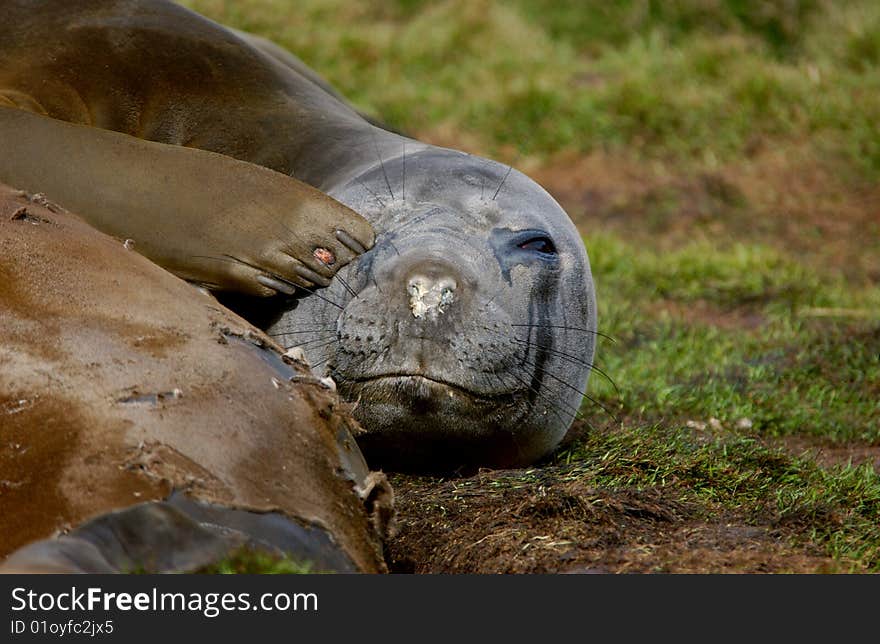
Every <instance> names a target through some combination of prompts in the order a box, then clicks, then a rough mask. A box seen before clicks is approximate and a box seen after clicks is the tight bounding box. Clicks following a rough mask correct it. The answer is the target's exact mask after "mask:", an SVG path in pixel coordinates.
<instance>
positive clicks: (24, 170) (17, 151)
mask: <svg viewBox="0 0 880 644" xmlns="http://www.w3.org/2000/svg"><path fill="white" fill-rule="evenodd" d="M0 140H2V141H3V142H4V143H5V144H6V145H5V147H6V149H7V150H10V151H12V152H11V153H9V154H4V155H2V156H0V181H4V182H5V183H8V184H10V185H13V186H15V187H16V188H20V189H23V190H29V191H33V192H36V191H40V192H43V193H45V194H46V195H47V196H48V197H50V198H51V199H53V200H54V201H57V202H59V203H60V204H62V205H63V206H65V207H67V208H70V209H71V210H75V211H77V212H78V213H79V214H80V215H81V216H82V217H84V218H85V219H86V220H87V221H88V222H89V223H91V224H92V225H93V226H95V227H96V228H98V229H100V230H102V231H103V232H106V233H109V234H111V235H115V236H117V237H119V238H121V239H131V240H132V241H133V242H134V249H135V250H137V251H139V252H141V253H142V254H143V255H145V256H147V257H149V258H150V259H152V260H153V261H155V262H156V263H158V264H160V265H161V266H163V267H164V268H166V269H168V270H170V271H171V272H173V273H175V274H176V275H178V276H179V277H182V278H184V279H188V280H191V281H194V282H199V283H201V284H205V285H209V286H210V287H211V288H215V289H220V290H233V291H239V292H243V293H248V294H252V295H263V296H267V295H273V294H274V293H275V292H276V289H274V288H271V287H270V286H267V285H266V284H267V283H268V284H273V283H277V284H285V283H289V284H290V285H296V286H304V287H307V288H310V287H314V286H322V285H325V284H326V282H325V283H323V284H322V283H321V282H316V281H312V280H309V279H307V278H306V277H304V276H303V275H309V274H310V273H316V274H318V275H320V276H323V277H324V278H331V277H332V276H333V275H334V274H335V273H336V271H337V270H339V268H341V267H342V266H344V265H345V264H347V263H348V262H349V261H351V260H352V259H353V258H354V257H355V256H356V255H357V254H358V251H359V250H360V248H361V247H362V248H365V249H368V248H370V247H371V246H372V245H373V242H374V235H373V230H372V227H371V226H370V224H369V223H368V222H367V221H366V220H365V219H363V218H362V217H361V216H360V215H359V214H357V213H356V212H354V211H353V210H351V209H349V208H348V207H346V206H344V205H343V204H341V203H339V202H338V201H336V200H334V199H332V198H331V197H329V196H327V195H326V194H324V193H322V192H320V191H319V190H317V189H315V188H313V187H311V186H308V185H306V184H304V183H302V182H301V181H298V180H297V179H294V178H292V177H288V176H285V175H283V174H280V173H278V172H275V171H273V170H269V169H267V168H263V167H261V166H257V165H255V164H252V163H248V162H245V161H240V160H237V159H233V158H232V157H228V156H225V155H221V154H217V153H213V152H208V151H205V150H199V149H195V148H187V147H182V146H175V145H167V144H162V143H155V142H152V141H145V140H142V139H138V138H135V137H132V136H128V135H126V134H121V133H118V132H113V131H110V130H104V129H99V128H93V127H89V126H84V125H76V124H72V123H67V122H64V121H60V120H57V119H53V118H49V117H46V116H42V115H39V114H36V113H32V112H29V111H24V110H20V109H14V108H11V107H8V106H6V107H4V106H3V105H2V104H0ZM340 231H341V232H342V233H343V234H341V235H340V234H338V233H339V232H340ZM348 239H353V240H354V241H355V242H356V243H355V244H347V243H345V242H346V240H348ZM327 252H329V253H330V255H331V256H332V257H333V259H334V261H333V262H326V261H322V259H320V258H321V257H323V256H325V253H327ZM304 269H305V270H304ZM261 277H262V279H260V278H261ZM277 284H276V285H277Z"/></svg>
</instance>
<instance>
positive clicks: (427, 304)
mask: <svg viewBox="0 0 880 644" xmlns="http://www.w3.org/2000/svg"><path fill="white" fill-rule="evenodd" d="M457 286H458V285H457V284H456V282H455V280H454V279H452V278H451V277H440V278H433V277H428V276H425V275H414V276H412V277H411V278H410V279H409V282H408V283H407V294H408V295H409V308H410V312H411V313H412V315H413V317H415V318H417V319H419V318H424V317H427V318H428V319H431V320H436V319H437V316H438V315H440V314H442V313H443V312H444V311H445V310H446V307H448V306H449V305H450V304H452V302H453V301H455V289H456V287H457Z"/></svg>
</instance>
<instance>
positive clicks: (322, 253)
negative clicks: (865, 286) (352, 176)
mask: <svg viewBox="0 0 880 644" xmlns="http://www.w3.org/2000/svg"><path fill="white" fill-rule="evenodd" d="M314 255H315V259H317V260H318V261H319V262H321V263H322V264H325V265H326V266H333V264H335V263H336V257H335V256H334V255H333V253H332V252H330V251H329V250H327V249H326V248H316V249H315V252H314Z"/></svg>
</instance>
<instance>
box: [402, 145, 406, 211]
mask: <svg viewBox="0 0 880 644" xmlns="http://www.w3.org/2000/svg"><path fill="white" fill-rule="evenodd" d="M402 190H403V197H402V199H403V200H404V201H406V141H404V142H403V188H402Z"/></svg>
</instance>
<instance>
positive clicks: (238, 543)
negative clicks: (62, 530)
mask: <svg viewBox="0 0 880 644" xmlns="http://www.w3.org/2000/svg"><path fill="white" fill-rule="evenodd" d="M242 548H247V549H249V550H253V551H261V552H266V553H268V554H270V555H274V556H277V557H279V558H280V557H282V556H289V557H292V558H294V559H295V560H296V561H298V562H302V563H304V564H307V565H310V566H313V567H314V569H315V570H316V571H322V572H346V573H351V572H357V567H356V566H355V565H354V563H353V562H352V561H351V559H350V558H349V557H348V556H347V555H346V554H345V552H344V551H343V550H342V548H340V547H339V546H338V545H337V544H336V543H335V542H334V541H333V539H332V538H331V537H330V535H329V534H328V533H327V531H326V530H323V529H322V528H320V527H318V526H302V525H300V524H299V523H297V522H295V521H292V520H291V519H289V518H288V517H286V516H284V515H281V514H279V513H274V512H264V513H259V512H249V511H247V510H239V509H234V508H226V507H223V506H218V505H212V504H207V503H203V502H200V501H195V500H192V499H189V498H186V497H185V496H184V495H182V494H174V495H172V497H171V498H170V499H169V500H168V501H157V502H148V503H141V504H139V505H135V506H132V507H130V508H126V509H124V510H119V511H116V512H109V513H107V514H104V515H101V516H99V517H97V518H95V519H92V520H91V521H89V522H88V523H85V524H84V525H82V526H80V527H78V528H76V529H75V530H73V531H71V532H70V533H69V534H66V535H62V536H59V537H56V538H53V539H44V540H42V541H37V542H35V543H32V544H29V545H27V546H25V547H23V548H21V549H19V550H18V551H16V552H14V553H12V554H11V555H10V556H9V558H8V559H7V560H6V561H5V562H4V563H3V564H2V565H0V573H3V574H14V573H85V574H94V573H131V572H147V573H181V572H195V571H198V570H199V569H202V568H205V567H206V566H210V565H213V564H216V563H218V562H220V561H221V560H222V559H224V558H225V557H228V556H230V555H231V554H234V553H236V552H238V551H240V550H241V549H242Z"/></svg>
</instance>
